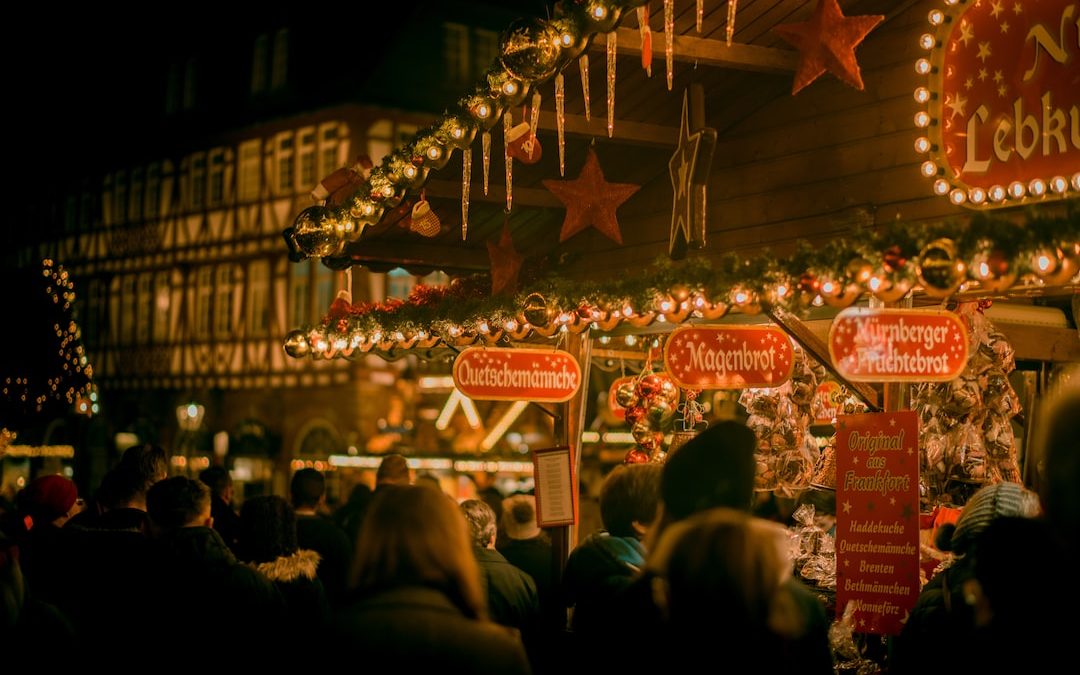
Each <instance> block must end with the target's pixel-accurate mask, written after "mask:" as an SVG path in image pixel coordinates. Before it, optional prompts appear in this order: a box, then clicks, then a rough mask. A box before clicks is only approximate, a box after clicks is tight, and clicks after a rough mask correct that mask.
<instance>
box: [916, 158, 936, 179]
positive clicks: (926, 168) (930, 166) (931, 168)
mask: <svg viewBox="0 0 1080 675" xmlns="http://www.w3.org/2000/svg"><path fill="white" fill-rule="evenodd" d="M919 170H920V171H922V175H924V176H926V177H927V178H933V177H934V176H936V175H937V172H938V166H937V164H936V163H935V162H931V161H930V160H927V161H925V162H923V163H922V166H921V167H920V168H919Z"/></svg>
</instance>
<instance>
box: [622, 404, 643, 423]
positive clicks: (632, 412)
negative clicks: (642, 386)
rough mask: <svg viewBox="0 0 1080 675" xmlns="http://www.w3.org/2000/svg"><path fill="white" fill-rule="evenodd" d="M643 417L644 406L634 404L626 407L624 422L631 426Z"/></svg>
mask: <svg viewBox="0 0 1080 675" xmlns="http://www.w3.org/2000/svg"><path fill="white" fill-rule="evenodd" d="M643 419H645V407H644V406H640V405H636V406H634V407H632V408H627V409H626V423H627V424H629V425H630V426H633V425H634V423H635V422H637V421H638V420H643Z"/></svg>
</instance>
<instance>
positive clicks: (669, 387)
mask: <svg viewBox="0 0 1080 675" xmlns="http://www.w3.org/2000/svg"><path fill="white" fill-rule="evenodd" d="M656 396H657V397H658V398H661V399H663V400H665V401H667V402H668V403H670V404H671V405H673V406H678V405H679V385H677V384H675V382H674V381H672V379H671V378H670V377H661V378H660V391H659V392H657V394H656Z"/></svg>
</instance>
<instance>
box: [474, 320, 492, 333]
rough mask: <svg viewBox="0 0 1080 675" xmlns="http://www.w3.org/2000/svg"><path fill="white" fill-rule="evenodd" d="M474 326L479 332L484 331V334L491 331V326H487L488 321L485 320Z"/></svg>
mask: <svg viewBox="0 0 1080 675" xmlns="http://www.w3.org/2000/svg"><path fill="white" fill-rule="evenodd" d="M476 328H477V330H479V331H480V332H481V333H485V334H486V333H490V332H491V326H489V325H488V322H487V321H481V322H480V324H479V325H478V326H477V327H476Z"/></svg>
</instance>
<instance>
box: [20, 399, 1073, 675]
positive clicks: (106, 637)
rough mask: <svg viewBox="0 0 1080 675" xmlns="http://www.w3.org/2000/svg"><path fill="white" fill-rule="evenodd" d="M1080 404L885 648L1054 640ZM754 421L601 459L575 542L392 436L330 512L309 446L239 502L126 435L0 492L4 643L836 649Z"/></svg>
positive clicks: (948, 663) (806, 665) (340, 648)
mask: <svg viewBox="0 0 1080 675" xmlns="http://www.w3.org/2000/svg"><path fill="white" fill-rule="evenodd" d="M1078 415H1080V392H1076V391H1074V392H1072V393H1071V394H1070V395H1068V396H1065V397H1063V398H1062V400H1061V401H1060V402H1059V403H1058V404H1057V407H1056V408H1055V409H1054V411H1052V413H1051V414H1049V415H1047V416H1045V418H1044V420H1043V421H1044V428H1045V434H1044V436H1045V438H1044V440H1043V442H1042V446H1043V447H1044V448H1045V455H1044V457H1043V460H1042V461H1043V464H1044V467H1045V472H1046V481H1045V489H1044V491H1043V493H1042V495H1041V497H1042V499H1041V508H1040V498H1039V497H1040V496H1039V495H1035V494H1033V493H1030V492H1028V491H1027V490H1025V489H1024V488H1022V487H1021V486H1019V485H1015V484H1007V483H1006V484H999V485H994V486H989V487H987V488H984V489H983V490H982V491H980V492H979V493H978V494H976V496H975V497H974V498H973V499H972V500H971V501H970V502H969V503H968V505H967V506H966V508H965V511H964V513H963V515H962V516H961V517H960V520H959V521H958V522H957V523H956V526H955V527H954V528H947V529H945V530H944V531H943V532H941V533H940V534H939V537H938V539H939V545H940V547H941V548H942V549H943V550H950V551H952V552H953V556H952V557H951V558H950V562H951V564H950V565H947V566H943V568H944V569H943V570H942V571H940V572H939V573H938V574H937V575H935V577H934V578H933V579H932V580H931V581H930V583H928V584H927V585H926V587H925V589H924V591H923V593H922V596H921V597H920V598H919V601H918V604H917V605H916V608H915V609H914V610H913V611H912V613H911V617H910V619H909V621H908V622H907V624H906V626H905V628H904V631H903V633H902V634H901V635H900V636H898V637H897V638H896V639H895V640H894V641H893V643H892V647H891V650H890V654H889V657H888V660H887V661H886V664H887V668H888V669H889V670H890V672H901V673H902V672H916V671H917V672H937V671H940V672H945V671H949V670H951V671H956V670H958V669H963V668H964V667H965V666H969V665H973V664H976V663H980V664H988V665H995V666H1001V665H1003V664H1006V663H1017V664H1020V663H1024V662H1025V661H1024V660H1025V659H1028V662H1031V663H1049V662H1050V661H1049V660H1048V659H1052V658H1056V656H1057V655H1058V654H1059V653H1061V652H1062V650H1063V649H1064V646H1065V645H1067V640H1066V638H1067V636H1068V635H1070V634H1071V633H1070V631H1072V632H1075V628H1076V625H1075V624H1076V620H1075V618H1071V619H1070V618H1064V619H1061V618H1060V616H1061V614H1060V612H1054V607H1053V606H1052V605H1053V604H1054V603H1062V602H1065V603H1074V602H1076V597H1075V596H1076V591H1075V590H1073V589H1072V584H1071V576H1072V575H1071V574H1070V572H1071V571H1072V570H1074V569H1075V564H1076V562H1077V560H1078V559H1080V558H1078V557H1077V551H1078V547H1077V532H1078V531H1080V517H1078V508H1077V504H1078V499H1077V491H1076V489H1075V483H1076V481H1077V480H1078V478H1080V477H1078V475H1077V467H1078V465H1080V452H1078V447H1077V435H1076V434H1075V433H1074V432H1073V431H1072V426H1071V424H1072V420H1073V419H1076V418H1077V416H1078ZM755 445H756V441H755V437H754V434H753V433H752V432H751V431H750V430H749V429H748V428H747V427H746V426H744V425H742V424H739V423H736V422H721V423H718V424H714V425H713V426H711V427H710V428H709V429H707V430H706V431H704V432H703V433H701V434H699V435H698V436H697V437H695V438H694V439H693V440H691V441H690V442H688V443H687V444H686V445H684V446H683V447H682V448H680V449H679V450H678V451H677V452H674V453H672V454H671V455H670V457H669V458H668V460H667V462H666V463H665V464H663V465H659V464H644V465H628V466H619V467H617V468H615V469H614V470H613V471H612V472H611V473H610V474H609V475H608V476H607V477H606V478H605V480H604V484H603V488H602V491H601V494H600V511H601V517H602V520H603V524H604V529H603V530H601V531H599V532H596V533H591V534H589V535H588V536H585V537H583V538H582V541H581V543H580V545H579V546H577V547H576V548H575V549H574V550H573V551H572V553H571V555H570V557H569V559H568V560H567V561H566V563H565V565H564V566H563V565H560V564H559V562H560V561H558V560H557V559H556V558H555V557H554V556H553V555H552V551H551V544H550V542H549V541H548V539H547V536H546V535H545V533H544V532H543V531H541V530H540V528H538V527H537V525H536V513H535V508H536V507H535V500H534V498H533V497H532V496H531V495H527V494H518V495H513V496H510V497H508V498H506V499H502V498H501V495H499V494H498V493H497V492H494V491H492V490H485V491H482V492H483V493H482V494H481V493H478V497H480V498H478V499H470V500H466V501H464V502H462V503H461V504H458V503H456V501H455V500H453V499H451V498H450V497H448V496H447V495H445V494H444V493H442V491H441V490H440V489H439V485H438V482H437V481H427V480H423V479H422V478H421V479H416V478H414V477H413V476H412V475H411V472H410V470H409V467H408V465H407V462H406V460H405V459H404V458H403V457H401V456H399V455H389V456H387V457H386V458H385V459H384V461H383V462H382V465H381V466H380V468H379V470H378V472H377V475H376V487H375V490H374V491H373V492H372V491H370V490H367V489H366V488H360V489H358V490H356V491H355V492H354V493H353V494H352V495H351V496H350V498H349V500H348V501H347V503H346V504H344V505H343V506H342V507H341V508H340V509H338V511H337V512H336V513H335V514H334V517H332V518H331V517H329V516H327V515H324V511H325V491H326V485H325V479H324V477H323V476H322V475H321V474H320V473H319V472H317V471H314V470H311V469H303V470H300V471H298V472H296V474H294V476H293V477H292V481H291V486H290V487H291V489H290V499H288V500H286V499H285V498H283V497H279V496H259V497H253V498H250V499H247V500H245V501H244V503H243V505H242V508H241V509H240V511H239V513H237V512H236V511H234V509H233V506H232V503H231V502H232V485H231V480H230V478H229V474H228V472H226V471H225V470H223V469H220V468H211V469H208V470H206V471H204V472H203V473H202V475H201V476H200V479H199V480H196V479H193V478H188V477H185V476H173V477H169V476H168V472H167V468H168V463H167V459H168V458H167V456H166V453H165V451H164V450H162V449H161V448H159V447H155V446H150V445H144V446H137V447H134V448H131V449H129V450H128V451H126V452H125V453H124V455H123V457H122V459H121V461H120V462H119V464H118V465H117V466H116V467H115V468H113V469H112V470H111V471H110V472H109V473H108V474H107V476H106V477H105V479H104V480H103V481H102V483H101V486H100V488H99V489H98V490H97V491H96V492H95V494H94V498H93V500H92V503H91V504H89V505H87V504H84V503H83V500H82V499H80V498H79V495H78V493H77V490H76V488H75V485H74V483H72V482H71V481H70V480H68V479H66V478H63V477H61V476H42V477H39V478H37V479H35V480H33V481H31V482H30V483H29V484H28V485H27V486H26V488H25V489H24V490H23V491H22V493H21V494H20V495H19V501H18V508H17V509H16V510H15V511H12V512H9V513H6V514H4V517H3V520H2V522H0V526H2V534H0V603H2V604H0V610H2V613H0V649H2V651H0V654H4V655H5V658H6V655H8V654H24V655H30V654H41V653H46V651H47V653H49V654H51V655H71V656H73V657H74V656H75V655H77V657H78V658H79V660H80V661H83V662H91V663H93V662H97V663H103V664H114V665H123V664H126V663H128V662H130V663H132V664H134V663H144V662H146V661H142V659H148V658H154V659H159V658H160V656H161V655H162V653H163V651H162V650H163V649H168V650H169V653H174V654H176V658H178V659H184V658H190V659H192V660H197V659H198V658H199V655H202V656H207V657H209V656H210V655H212V658H213V659H214V661H215V662H216V663H222V664H224V663H235V664H246V665H251V664H256V663H261V662H275V661H278V660H279V659H290V658H294V657H298V656H299V655H301V654H319V655H326V654H330V655H338V656H342V657H345V658H355V659H360V660H361V661H362V662H363V663H370V664H382V663H390V664H394V667H396V668H404V669H405V671H406V672H414V671H416V670H417V669H419V668H438V669H441V670H442V671H445V672H453V673H457V672H463V673H464V672H468V673H489V672H490V673H526V672H530V671H532V672H567V671H569V672H577V671H585V670H592V669H594V668H599V669H602V671H603V672H619V671H621V672H646V671H654V672H660V671H671V670H674V671H676V672H678V670H679V669H681V668H687V669H689V668H691V667H693V668H695V669H700V668H702V667H703V665H704V666H705V667H707V669H710V670H717V671H733V672H749V671H751V670H753V671H759V670H760V671H761V672H806V673H829V672H833V668H834V665H833V657H832V654H831V651H830V643H829V637H828V635H829V625H830V619H829V617H827V616H826V613H825V610H824V607H823V605H822V603H821V602H820V601H819V599H818V598H817V597H816V596H815V595H814V594H812V593H810V592H809V591H808V590H807V589H806V588H805V587H803V586H802V585H801V584H800V583H799V582H798V581H797V580H796V579H795V578H794V577H793V576H792V564H791V560H790V557H789V543H788V537H787V535H786V533H785V531H784V529H783V528H782V527H781V526H779V525H777V524H775V523H773V522H769V521H766V520H763V519H759V518H755V517H754V516H753V515H752V514H751V505H752V504H753V501H754V500H753V497H754V493H753V484H754V470H755V468H754V467H755V464H754V458H753V452H754V448H755ZM1036 516H1038V517H1036ZM1036 580H1041V583H1042V584H1043V587H1042V588H1041V589H1035V588H1033V587H1032V586H1031V584H1032V583H1033V582H1034V581H1036ZM1064 606H1065V607H1068V608H1070V611H1072V612H1073V614H1072V616H1075V608H1076V607H1077V605H1075V604H1066V605H1064ZM1054 639H1060V640H1061V641H1060V643H1057V644H1055V643H1054V642H1053V641H1052V640H1054ZM1048 640H1050V642H1047V641H1048ZM1024 641H1029V643H1030V644H1029V645H1028V646H1025V642H1024ZM1047 644H1049V645H1050V646H1049V647H1048V646H1047ZM1006 645H1007V646H1008V649H1006ZM1010 650H1011V651H1010ZM1033 650H1034V652H1035V655H1033ZM1043 657H1045V658H1043ZM1040 659H1041V660H1040ZM328 663H330V662H328Z"/></svg>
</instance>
